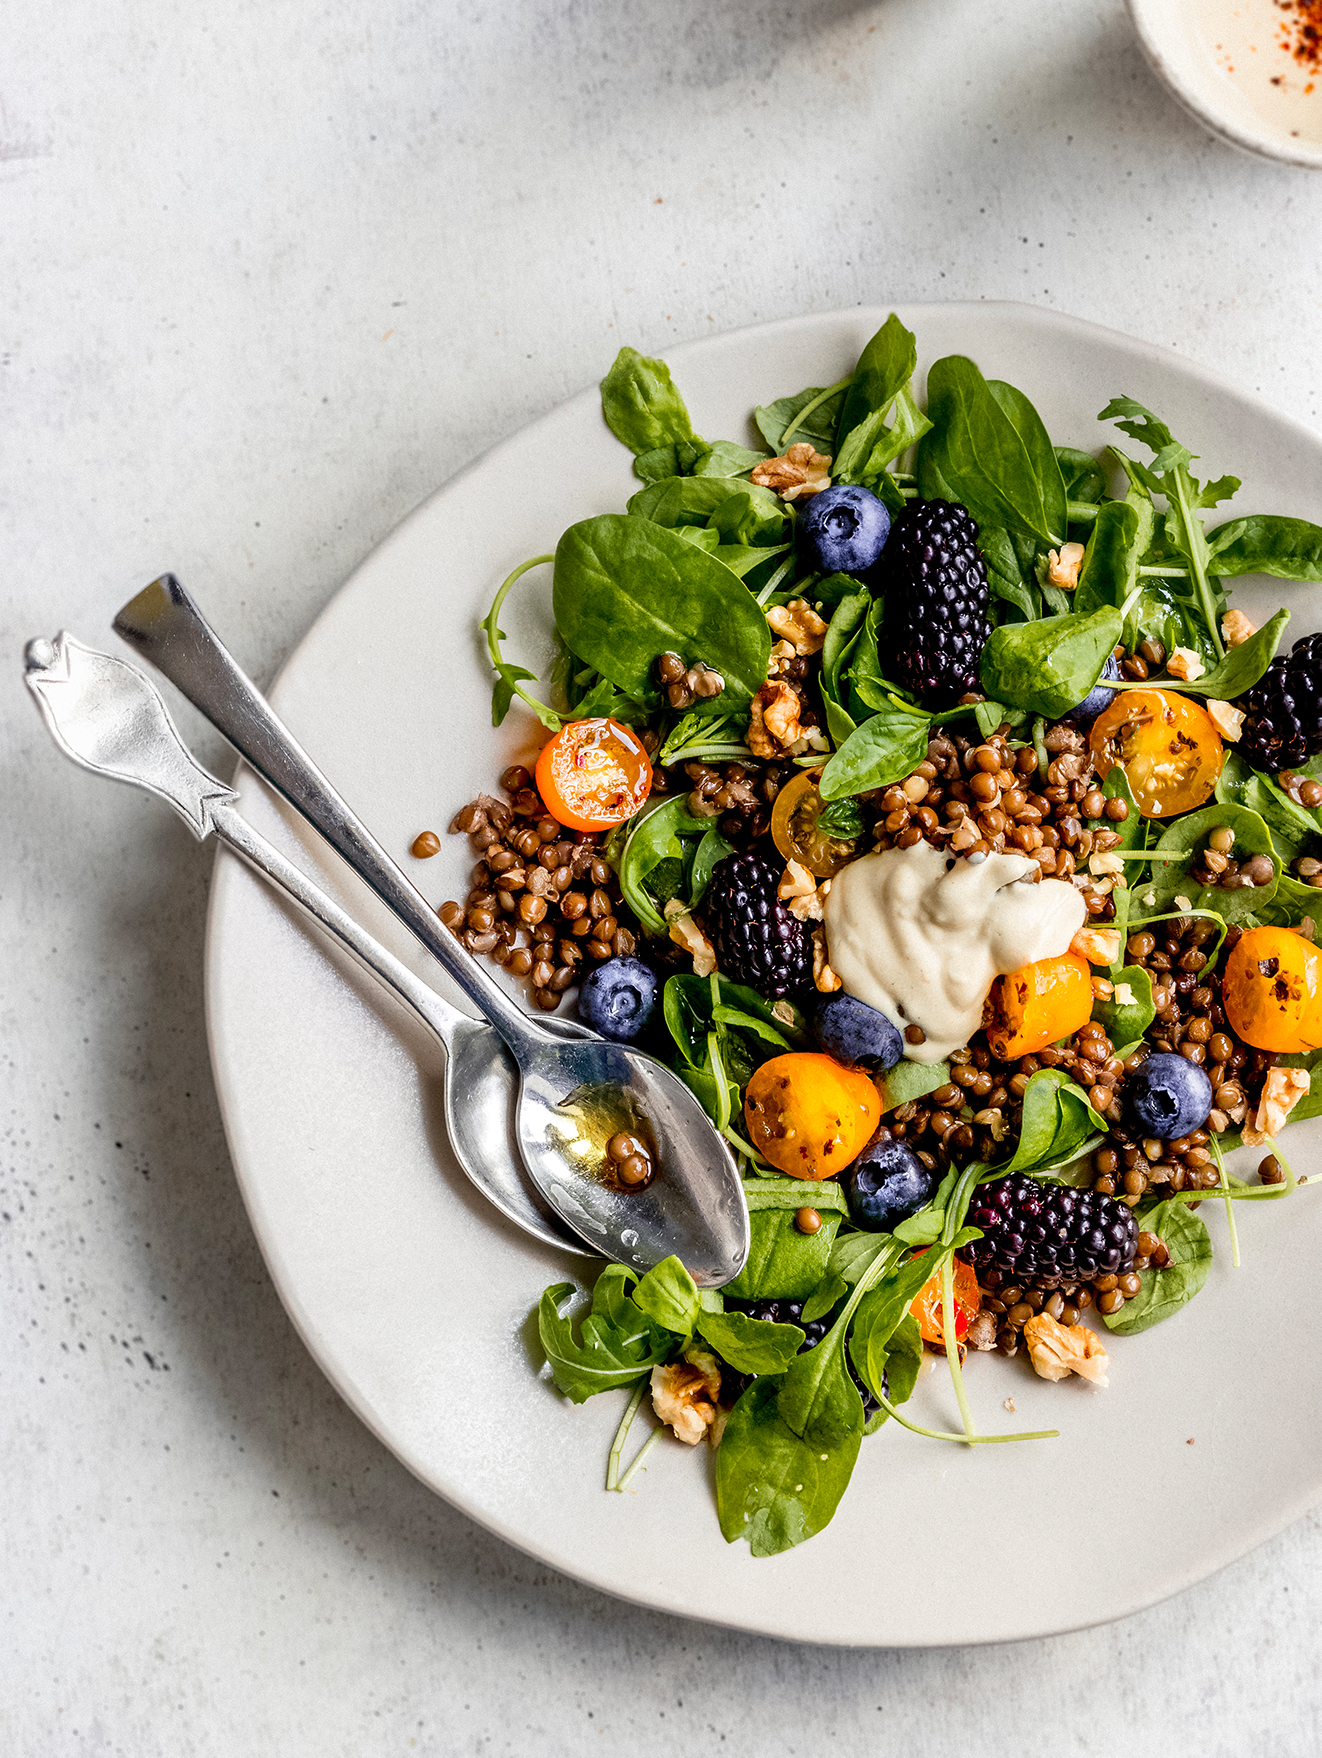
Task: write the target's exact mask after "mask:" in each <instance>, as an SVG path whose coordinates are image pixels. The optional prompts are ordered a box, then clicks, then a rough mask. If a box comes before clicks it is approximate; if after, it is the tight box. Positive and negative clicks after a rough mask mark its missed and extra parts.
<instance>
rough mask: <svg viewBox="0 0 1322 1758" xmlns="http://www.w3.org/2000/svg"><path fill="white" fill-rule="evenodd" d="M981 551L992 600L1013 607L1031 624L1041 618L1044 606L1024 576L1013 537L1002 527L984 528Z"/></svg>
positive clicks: (979, 534) (981, 532) (982, 528)
mask: <svg viewBox="0 0 1322 1758" xmlns="http://www.w3.org/2000/svg"><path fill="white" fill-rule="evenodd" d="M978 549H979V551H980V552H981V555H982V562H983V566H984V567H985V568H986V570H987V584H988V586H989V587H990V588H991V592H992V596H993V597H995V598H999V599H1000V600H1001V602H1002V603H1003V604H1012V605H1013V606H1014V608H1015V609H1016V610H1017V611H1018V612H1019V614H1020V616H1021V617H1022V618H1023V620H1024V621H1025V622H1026V623H1031V622H1032V621H1033V619H1034V618H1035V617H1037V616H1039V615H1040V614H1041V602H1040V599H1039V596H1038V592H1037V589H1036V587H1035V586H1034V585H1032V584H1031V583H1030V582H1029V581H1027V580H1025V578H1024V576H1023V572H1022V570H1021V569H1020V566H1019V558H1018V555H1017V554H1016V551H1015V547H1014V544H1013V542H1012V541H1011V538H1010V533H1009V532H1008V531H1006V530H1005V529H1004V528H1003V527H1000V526H995V525H986V526H983V527H981V528H980V529H979V531H978Z"/></svg>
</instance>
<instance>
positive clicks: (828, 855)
mask: <svg viewBox="0 0 1322 1758" xmlns="http://www.w3.org/2000/svg"><path fill="white" fill-rule="evenodd" d="M820 774H821V770H820V769H814V770H807V771H805V772H804V773H803V774H802V775H796V776H795V777H794V779H793V781H788V782H786V784H785V786H784V787H783V788H781V790H780V792H779V793H778V794H777V795H776V804H775V808H774V810H773V811H772V814H771V840H772V841H773V842H774V843H775V845H776V847H777V848H778V849H779V850H780V852H781V854H782V855H783V856H784V858H785V859H786V860H787V861H798V863H799V865H800V866H802V867H806V868H807V869H808V871H809V872H810V873H812V874H814V875H815V876H816V877H817V878H818V879H831V878H834V876H835V875H836V874H837V873H838V872H839V871H840V869H841V867H843V866H844V865H845V863H846V862H847V861H850V860H852V859H853V858H854V843H853V841H852V840H851V839H849V838H846V837H841V836H832V835H831V833H830V831H829V830H822V829H821V828H820V827H819V825H818V822H817V821H818V819H819V818H820V817H821V815H822V813H823V812H824V811H825V810H826V806H827V802H826V801H825V800H824V799H823V798H822V796H821V794H820V793H819V792H818V791H817V778H818V776H819V775H820Z"/></svg>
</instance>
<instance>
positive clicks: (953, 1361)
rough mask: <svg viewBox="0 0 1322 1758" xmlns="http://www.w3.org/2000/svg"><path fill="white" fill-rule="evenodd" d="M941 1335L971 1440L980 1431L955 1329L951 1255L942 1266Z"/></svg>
mask: <svg viewBox="0 0 1322 1758" xmlns="http://www.w3.org/2000/svg"><path fill="white" fill-rule="evenodd" d="M941 1335H942V1336H943V1337H944V1338H945V1347H946V1360H947V1362H949V1364H950V1383H951V1385H952V1386H954V1388H955V1402H956V1403H957V1404H958V1405H959V1416H960V1421H961V1422H962V1423H963V1424H964V1439H965V1440H967V1441H971V1440H973V1438H974V1437H975V1436H976V1434H977V1432H978V1431H977V1429H976V1428H975V1427H974V1423H973V1411H972V1409H971V1408H970V1406H969V1395H968V1391H967V1388H966V1387H965V1385H964V1370H963V1368H962V1367H961V1366H960V1364H959V1336H958V1333H957V1332H956V1329H955V1265H954V1260H953V1259H952V1258H950V1257H947V1258H946V1261H945V1263H943V1264H942V1266H941Z"/></svg>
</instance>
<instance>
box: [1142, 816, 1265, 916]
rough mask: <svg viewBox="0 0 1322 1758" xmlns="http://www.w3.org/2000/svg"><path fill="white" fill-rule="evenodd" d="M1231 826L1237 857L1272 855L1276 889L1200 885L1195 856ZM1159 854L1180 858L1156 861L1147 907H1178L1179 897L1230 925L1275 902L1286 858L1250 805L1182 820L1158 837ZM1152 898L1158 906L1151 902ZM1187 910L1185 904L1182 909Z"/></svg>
mask: <svg viewBox="0 0 1322 1758" xmlns="http://www.w3.org/2000/svg"><path fill="white" fill-rule="evenodd" d="M1222 826H1226V827H1228V828H1229V829H1231V830H1233V831H1234V833H1235V859H1236V860H1238V861H1240V862H1241V864H1242V862H1243V861H1244V860H1248V859H1251V858H1252V856H1254V855H1267V856H1269V857H1270V859H1271V863H1272V880H1271V883H1270V885H1259V886H1254V887H1253V888H1251V889H1246V890H1243V891H1223V890H1222V889H1221V888H1220V887H1219V886H1214V885H1203V886H1200V885H1196V884H1194V882H1193V877H1192V866H1193V860H1194V855H1195V853H1196V852H1197V851H1198V850H1199V849H1201V848H1202V847H1203V846H1204V845H1205V844H1206V842H1207V838H1208V836H1209V835H1210V834H1211V832H1212V831H1213V830H1218V829H1220V828H1221V827H1222ZM1153 853H1154V854H1158V855H1164V854H1176V855H1180V856H1182V857H1183V858H1182V859H1180V860H1175V861H1169V860H1168V861H1154V862H1153V863H1152V873H1151V877H1150V878H1149V880H1148V883H1147V885H1146V886H1145V887H1144V888H1143V897H1144V906H1145V908H1147V909H1149V910H1155V911H1157V912H1158V913H1160V912H1161V911H1162V910H1165V909H1169V908H1171V906H1172V905H1173V904H1174V901H1175V899H1176V897H1187V898H1188V899H1189V902H1190V903H1191V904H1192V906H1193V908H1194V909H1204V910H1216V911H1217V913H1218V914H1219V915H1220V916H1221V917H1222V918H1223V919H1224V920H1225V921H1227V922H1235V921H1239V920H1241V919H1242V918H1243V917H1244V916H1246V915H1251V914H1252V913H1253V912H1254V911H1255V910H1257V909H1258V908H1259V907H1260V906H1261V905H1262V904H1265V903H1269V902H1270V901H1271V899H1272V897H1273V896H1274V895H1275V892H1276V880H1277V878H1278V877H1279V875H1280V871H1281V861H1280V856H1279V855H1278V854H1277V853H1276V850H1275V849H1274V848H1273V846H1272V839H1271V832H1270V831H1269V830H1268V828H1267V826H1266V824H1265V823H1264V822H1263V820H1262V819H1261V818H1260V817H1259V816H1258V814H1257V813H1256V812H1252V811H1250V810H1249V809H1248V807H1247V806H1225V805H1211V806H1204V807H1203V808H1202V809H1201V811H1197V812H1189V813H1186V814H1185V816H1184V817H1183V818H1177V819H1176V821H1175V822H1174V823H1173V824H1172V825H1171V827H1170V829H1169V830H1166V831H1164V832H1163V833H1162V835H1161V836H1160V837H1159V838H1158V839H1157V842H1156V845H1155V847H1154V849H1153ZM1149 894H1153V895H1155V898H1156V902H1155V903H1151V904H1149V903H1147V898H1148V896H1149ZM1180 907H1181V908H1183V905H1181V906H1180Z"/></svg>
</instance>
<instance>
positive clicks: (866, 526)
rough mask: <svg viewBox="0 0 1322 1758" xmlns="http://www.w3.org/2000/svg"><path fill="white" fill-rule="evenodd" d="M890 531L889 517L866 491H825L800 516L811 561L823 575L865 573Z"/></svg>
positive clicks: (827, 489) (877, 501) (803, 539)
mask: <svg viewBox="0 0 1322 1758" xmlns="http://www.w3.org/2000/svg"><path fill="white" fill-rule="evenodd" d="M890 531H891V516H890V514H889V513H888V512H887V511H886V509H885V507H884V506H883V505H882V504H881V502H880V501H879V500H878V499H877V497H876V495H875V494H873V493H872V492H871V491H870V490H869V489H866V488H854V487H851V486H844V485H842V486H841V487H839V488H824V489H823V490H822V491H821V493H820V494H815V495H813V497H812V499H811V500H810V501H809V502H808V505H807V506H806V507H805V508H804V510H803V512H802V513H800V515H799V537H800V539H801V540H802V542H803V544H804V546H805V548H806V549H807V551H808V559H809V560H810V561H811V562H812V564H813V565H814V566H815V567H818V568H820V569H821V570H822V572H823V573H824V574H861V573H863V571H864V570H865V569H867V568H870V567H871V566H872V564H873V563H874V562H875V561H876V559H877V557H878V556H879V555H880V554H881V552H882V550H883V549H884V548H885V546H886V539H887V538H888V537H889V536H890Z"/></svg>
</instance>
